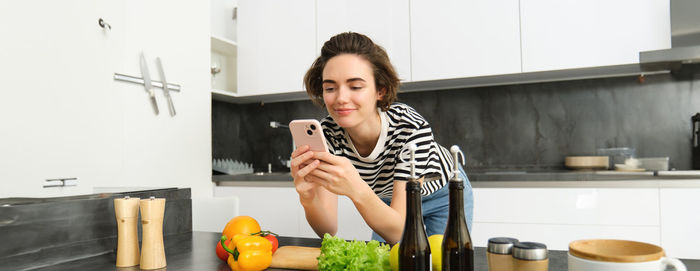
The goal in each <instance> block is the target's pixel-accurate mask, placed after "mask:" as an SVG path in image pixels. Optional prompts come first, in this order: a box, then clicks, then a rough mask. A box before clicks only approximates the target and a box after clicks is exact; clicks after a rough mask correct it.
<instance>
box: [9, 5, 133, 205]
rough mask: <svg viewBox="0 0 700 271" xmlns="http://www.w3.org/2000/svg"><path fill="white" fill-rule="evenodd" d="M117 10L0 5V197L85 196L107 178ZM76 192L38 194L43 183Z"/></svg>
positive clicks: (59, 190)
mask: <svg viewBox="0 0 700 271" xmlns="http://www.w3.org/2000/svg"><path fill="white" fill-rule="evenodd" d="M122 7H123V4H122V3H121V2H119V1H117V2H96V1H80V0H70V1H58V2H57V1H49V0H39V1H19V2H14V1H13V2H8V1H3V2H2V3H0V34H2V36H3V37H6V38H4V39H3V42H2V50H0V59H2V61H1V62H0V74H2V76H0V84H1V85H2V86H3V90H2V91H0V115H2V116H3V118H2V119H3V121H2V122H3V132H2V138H3V140H2V142H0V149H1V150H2V151H1V153H2V154H1V155H0V168H2V169H3V170H1V171H0V180H1V181H0V191H1V192H0V197H7V196H11V197H22V196H28V197H51V196H61V195H74V194H86V193H91V192H92V187H93V186H94V182H95V181H96V180H98V179H100V178H102V177H104V176H108V175H110V170H109V169H110V167H111V166H112V164H111V163H109V160H106V159H109V156H108V155H107V154H106V153H105V152H104V150H105V149H108V148H110V146H111V145H109V143H111V142H110V140H109V138H110V135H111V134H113V133H114V131H115V126H109V125H106V123H109V121H110V120H111V119H112V117H113V116H115V115H118V114H116V113H117V112H118V110H119V108H120V107H119V106H120V105H119V104H116V105H115V104H112V103H110V101H111V96H110V95H111V93H112V92H111V91H110V88H109V85H110V84H111V83H112V72H113V64H114V63H115V59H116V57H115V56H116V55H117V52H118V51H119V50H120V41H121V36H120V35H121V33H122V32H120V31H121V30H120V29H112V30H104V29H103V28H101V27H100V26H99V25H98V20H99V18H103V19H104V20H105V21H107V22H108V23H110V24H112V25H115V26H116V25H118V24H119V23H120V22H121V20H122V15H123V14H121V12H122V11H123V9H122ZM72 177H74V178H77V179H78V180H77V186H72V187H65V188H42V185H43V182H44V180H46V179H53V178H72Z"/></svg>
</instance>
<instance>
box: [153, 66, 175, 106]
mask: <svg viewBox="0 0 700 271" xmlns="http://www.w3.org/2000/svg"><path fill="white" fill-rule="evenodd" d="M156 65H158V73H159V74H160V81H161V82H162V83H163V94H164V95H165V99H166V100H167V101H168V109H169V110H170V116H175V105H174V104H173V99H172V98H170V90H168V82H166V81H165V71H164V70H163V64H161V62H160V57H156Z"/></svg>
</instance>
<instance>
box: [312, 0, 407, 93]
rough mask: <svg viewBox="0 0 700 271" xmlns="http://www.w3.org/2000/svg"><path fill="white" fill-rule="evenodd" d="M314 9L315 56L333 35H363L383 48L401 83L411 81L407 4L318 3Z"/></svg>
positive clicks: (366, 0) (393, 0)
mask: <svg viewBox="0 0 700 271" xmlns="http://www.w3.org/2000/svg"><path fill="white" fill-rule="evenodd" d="M316 8H317V11H316V18H317V20H318V23H317V27H318V33H317V36H316V37H317V44H316V53H317V54H320V53H321V51H320V50H321V47H322V46H323V43H325V42H326V41H328V39H330V38H331V37H332V36H334V35H336V34H339V33H342V32H348V31H352V32H358V33H362V34H365V35H367V36H368V37H370V38H371V39H372V41H374V42H375V43H377V44H379V45H381V46H382V47H384V49H385V50H386V51H387V54H389V59H391V62H392V64H394V67H395V69H396V71H397V73H398V74H399V78H400V79H401V81H411V55H410V54H411V50H410V48H411V44H410V34H409V19H408V15H409V11H408V0H381V1H372V0H360V1H351V0H336V1H318V3H317V4H316Z"/></svg>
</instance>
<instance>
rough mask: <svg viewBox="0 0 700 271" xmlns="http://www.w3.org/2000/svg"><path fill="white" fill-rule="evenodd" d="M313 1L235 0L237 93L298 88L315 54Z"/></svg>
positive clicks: (247, 93) (287, 90) (271, 91)
mask: <svg viewBox="0 0 700 271" xmlns="http://www.w3.org/2000/svg"><path fill="white" fill-rule="evenodd" d="M315 4H316V1H314V0H298V1H285V0H240V1H238V67H237V69H238V90H237V94H238V96H247V95H262V94H272V93H284V92H292V91H302V90H303V89H304V87H303V78H304V73H305V72H306V70H307V69H308V68H309V67H310V66H311V63H312V62H313V60H314V58H315V56H316V49H315V47H316V20H315V16H316V13H315V11H316V8H315Z"/></svg>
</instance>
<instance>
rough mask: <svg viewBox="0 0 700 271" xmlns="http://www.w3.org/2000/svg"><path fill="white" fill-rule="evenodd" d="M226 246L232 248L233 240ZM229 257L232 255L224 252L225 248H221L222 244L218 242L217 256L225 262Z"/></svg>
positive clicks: (227, 242) (229, 240) (227, 241)
mask: <svg viewBox="0 0 700 271" xmlns="http://www.w3.org/2000/svg"><path fill="white" fill-rule="evenodd" d="M226 246H227V247H228V248H231V239H228V240H226ZM228 255H231V254H230V253H228V252H227V251H226V250H224V247H222V246H221V242H216V256H217V257H219V259H221V260H222V261H224V262H225V261H226V260H228Z"/></svg>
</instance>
